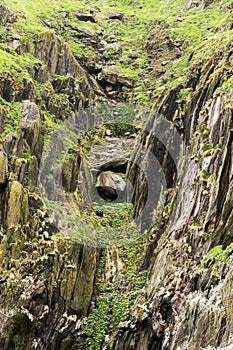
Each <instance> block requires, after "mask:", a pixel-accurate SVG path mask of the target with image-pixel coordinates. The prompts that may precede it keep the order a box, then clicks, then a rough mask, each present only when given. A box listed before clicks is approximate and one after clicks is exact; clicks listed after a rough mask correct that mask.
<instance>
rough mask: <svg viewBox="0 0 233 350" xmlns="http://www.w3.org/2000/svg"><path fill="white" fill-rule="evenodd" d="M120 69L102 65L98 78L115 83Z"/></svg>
mask: <svg viewBox="0 0 233 350" xmlns="http://www.w3.org/2000/svg"><path fill="white" fill-rule="evenodd" d="M120 73H121V71H120V70H119V69H116V68H111V67H104V68H103V69H102V71H101V72H100V73H99V75H98V79H99V80H105V81H107V82H108V83H111V84H113V85H115V84H116V83H117V80H118V76H119V75H120Z"/></svg>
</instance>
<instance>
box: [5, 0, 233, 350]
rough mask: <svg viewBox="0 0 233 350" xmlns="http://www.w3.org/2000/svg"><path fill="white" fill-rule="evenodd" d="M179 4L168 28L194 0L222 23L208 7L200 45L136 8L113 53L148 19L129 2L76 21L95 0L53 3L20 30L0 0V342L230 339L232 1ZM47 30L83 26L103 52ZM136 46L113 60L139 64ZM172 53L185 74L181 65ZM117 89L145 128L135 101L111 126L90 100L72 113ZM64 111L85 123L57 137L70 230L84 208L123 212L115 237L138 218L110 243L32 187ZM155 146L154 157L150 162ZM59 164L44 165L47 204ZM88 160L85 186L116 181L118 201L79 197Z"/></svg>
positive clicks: (83, 218)
mask: <svg viewBox="0 0 233 350" xmlns="http://www.w3.org/2000/svg"><path fill="white" fill-rule="evenodd" d="M6 3H8V1H6ZM176 5H177V6H178V4H176ZM48 6H49V5H48ZM80 6H81V5H80ZM127 6H128V5H127ZM130 6H135V8H136V7H137V6H138V7H137V9H138V11H141V10H142V13H143V11H144V10H145V8H147V4H146V3H145V4H144V5H140V4H139V5H138V4H133V5H132V4H131V5H130V4H129V8H127V10H130ZM143 6H144V7H145V8H143ZM179 6H181V7H180V12H179V13H177V16H178V15H179V16H181V17H177V18H176V20H175V22H174V30H177V31H176V32H175V33H176V35H178V34H179V30H180V31H181V32H182V30H183V27H182V25H183V24H182V23H183V22H185V23H187V24H190V22H189V21H190V17H189V16H194V17H192V18H193V20H194V19H195V18H196V17H195V16H196V12H195V11H197V13H198V14H199V15H200V16H203V13H204V16H205V14H206V16H210V14H211V13H212V12H211V11H217V10H218V11H219V12H216V13H215V12H214V14H215V16H216V18H217V15H219V13H220V14H221V16H222V18H221V20H220V19H218V21H219V23H218V24H217V23H216V25H215V26H214V27H211V26H212V22H211V20H212V17H211V16H210V17H209V18H210V20H209V21H210V22H211V23H210V24H209V25H210V28H209V27H208V28H209V29H206V28H205V30H204V29H203V27H201V30H203V33H204V34H206V33H207V32H208V33H209V31H211V33H212V34H211V35H212V36H211V35H210V36H211V38H210V39H209V40H210V44H209V42H208V38H205V40H204V41H207V43H208V44H206V46H205V44H202V45H199V41H198V45H199V46H197V47H198V49H196V50H191V46H189V42H188V40H186V37H184V38H180V37H179V38H175V39H174V38H173V34H174V32H173V34H172V31H171V33H170V32H169V33H168V32H167V30H170V29H171V28H170V26H171V23H173V22H169V21H171V18H172V17H168V19H167V18H166V19H165V20H163V21H162V20H161V22H159V21H158V22H156V21H154V22H153V21H150V22H148V24H147V25H151V28H152V31H151V32H150V33H147V34H146V35H147V38H148V41H145V42H143V43H142V47H140V46H138V45H139V44H138V42H135V41H133V39H132V38H131V39H132V40H129V39H128V36H126V40H125V42H124V45H129V46H128V47H126V52H127V55H126V56H124V55H122V50H125V48H124V47H123V46H122V45H120V44H119V43H118V44H119V45H118V46H119V47H118V46H117V45H116V42H115V41H116V39H117V38H119V36H120V34H121V35H122V37H123V33H124V31H123V26H128V27H127V28H131V29H132V28H133V29H132V30H134V33H137V32H136V31H137V27H138V26H139V27H140V26H141V27H140V28H141V29H140V30H143V29H144V27H143V26H142V23H144V22H140V20H139V19H138V21H137V20H135V16H136V14H131V12H129V13H130V14H129V15H128V16H126V15H123V13H121V12H120V11H116V12H113V11H111V12H110V11H109V13H108V15H107V16H106V18H107V28H106V27H104V24H102V26H103V27H101V28H102V30H99V29H98V30H97V29H96V28H95V29H94V28H88V27H84V29H83V26H80V25H79V26H77V23H76V22H75V21H81V22H82V23H83V22H85V23H86V22H90V23H91V24H90V23H89V25H90V26H94V25H99V22H100V20H101V21H102V20H103V18H104V12H103V13H102V12H101V10H100V9H98V8H94V9H93V8H92V9H90V11H89V10H88V11H89V12H90V13H86V12H85V11H84V9H82V11H80V12H79V13H77V9H75V11H76V12H72V11H73V10H69V9H68V8H67V10H66V9H65V10H64V8H63V10H64V11H62V10H61V9H60V10H59V12H58V13H59V16H58V14H57V12H56V11H57V9H56V8H55V9H54V11H55V12H54V14H53V16H54V18H55V19H56V21H53V18H52V17H50V19H49V21H48V20H47V19H46V18H43V23H45V28H43V30H42V31H41V33H36V34H35V33H34V32H33V33H32V32H31V33H30V34H29V32H24V30H25V29H22V28H24V27H23V26H22V23H21V22H20V21H24V20H25V19H27V16H26V14H25V15H22V13H20V12H16V11H15V12H14V9H13V8H12V6H11V2H10V1H9V8H8V7H7V6H5V5H0V25H1V31H0V35H1V39H2V44H1V47H0V55H1V57H2V63H0V102H1V105H0V132H1V139H0V204H1V205H0V234H1V236H0V282H1V288H0V320H1V327H0V347H1V349H4V350H13V349H16V350H25V349H41V350H42V349H43V350H46V349H48V350H49V349H54V350H55V349H61V350H65V349H118V350H121V349H122V350H123V349H124V350H127V349H137V350H146V349H148V350H152V349H153V350H156V349H158V350H178V349H179V350H186V349H193V350H199V349H231V348H232V347H233V340H232V333H233V313H232V310H233V295H232V283H233V274H232V273H233V271H232V259H233V258H232V256H233V255H232V253H233V243H232V242H233V241H232V239H233V237H232V235H233V213H232V208H233V203H232V202H233V193H232V189H233V182H232V181H233V179H232V169H233V165H232V159H233V158H232V151H233V149H232V131H233V120H232V117H233V106H232V97H233V85H232V72H233V46H232V40H231V39H232V19H231V18H232V17H231V14H232V13H231V11H232V6H231V4H230V3H229V2H228V1H225V2H221V4H220V5H219V4H218V3H215V1H196V2H194V1H190V2H189V4H188V5H187V6H186V7H185V8H184V6H183V5H180V4H179ZM211 6H212V7H211ZM110 8H111V7H110ZM124 9H125V8H124ZM132 9H134V7H132ZM127 10H126V9H125V11H126V12H127ZM166 11H167V12H166ZM176 11H178V10H177V9H176ZM192 11H193V12H192ZM198 11H199V12H198ZM202 11H207V12H202ZM208 11H209V12H208ZM164 12H165V13H170V10H169V11H168V9H167V8H165V10H164ZM41 13H42V12H41ZM45 13H46V11H45ZM45 13H44V14H43V15H45ZM40 16H42V15H39V21H41V18H42V17H43V16H42V17H40ZM56 16H58V17H56ZM142 16H143V15H142ZM224 16H225V17H224ZM223 17H224V18H223ZM143 18H144V17H143ZM201 18H202V17H201ZM71 20H74V22H72V23H71ZM166 20H167V22H166ZM216 20H217V19H216ZM103 21H104V20H103ZM17 23H19V25H18V24H17ZM23 23H24V22H23ZM40 23H41V22H40ZM78 23H79V22H78ZM177 23H178V24H177ZM200 23H202V20H201V19H200ZM204 23H205V26H206V22H205V21H204ZM79 24H80V23H79ZM24 25H25V23H24ZM179 25H180V27H179ZM108 26H109V27H110V28H111V30H112V32H108ZM115 26H116V27H117V28H118V29H116V28H115ZM48 27H49V30H48ZM7 28H8V29H7ZM80 28H81V29H80ZM146 28H147V29H148V27H147V26H146ZM177 28H178V29H177ZM40 29H41V28H40ZM68 30H69V32H68ZM158 31H161V40H163V42H162V43H161V46H160V43H159V39H158V35H157V34H158ZM206 31H207V32H206ZM55 32H57V34H58V33H59V34H61V36H63V37H64V38H66V39H71V38H74V43H75V44H77V45H79V44H80V43H79V41H81V44H82V45H85V46H86V47H88V48H89V49H90V48H92V49H93V47H94V48H95V51H94V53H95V55H96V56H95V59H96V60H97V58H98V60H99V62H94V61H93V59H90V61H89V60H86V61H85V55H84V56H82V57H80V56H79V55H78V54H77V53H76V54H73V53H72V50H71V48H70V46H69V43H66V42H65V40H63V39H62V37H61V36H59V35H57V34H56V33H55ZM70 33H71V34H70ZM226 33H227V34H226ZM127 34H128V29H127ZM204 34H203V35H204ZM135 35H136V34H135ZM140 35H142V34H141V33H140ZM143 35H144V34H143ZM190 35H191V34H190ZM131 36H132V35H131ZM223 36H224V38H225V37H226V38H225V39H224V40H223ZM190 37H191V39H190V42H192V40H193V41H194V36H193V37H192V36H190ZM213 38H214V40H216V47H212V44H211V43H212V42H213ZM72 40H73V39H72ZM122 40H123V38H122ZM198 40H200V38H199V37H198ZM77 42H78V43H77ZM219 42H220V43H221V45H220V44H219ZM74 43H73V42H72V45H73V44H74ZM127 43H128V44H127ZM132 43H133V45H135V46H131V45H132ZM72 45H71V46H72ZM159 46H160V51H158V48H159ZM132 47H135V50H139V51H138V52H139V53H140V52H141V53H142V51H140V50H142V48H143V50H144V51H145V52H147V53H148V56H147V58H146V59H147V61H146V64H145V67H144V68H145V69H144V70H143V72H141V70H139V72H140V74H141V76H140V75H139V76H135V75H133V76H131V75H130V76H127V74H123V73H121V72H120V70H119V69H118V68H116V67H113V62H115V61H117V60H118V59H119V57H120V60H121V62H125V64H126V66H127V65H128V64H130V65H132V67H134V70H135V69H139V68H138V67H139V66H140V60H139V61H138V58H139V56H138V55H139V54H138V52H135V51H133V50H132ZM127 50H131V52H128V51H127ZM186 50H187V51H186ZM144 51H143V55H144ZM74 52H75V50H74ZM92 53H93V52H92ZM85 54H86V53H85ZM120 55H121V56H120ZM199 55H202V56H201V57H200V56H199ZM183 56H184V57H186V58H187V66H185V67H183V69H184V70H186V71H185V74H184V72H181V71H180V68H179V63H180V62H183V61H180V60H182V57H183ZM176 59H177V60H178V61H177V62H174V65H173V63H172V61H173V60H176ZM114 60H115V61H114ZM84 61H85V62H84ZM160 61H161V62H160ZM98 64H99V65H98ZM173 66H174V68H172V67H173ZM181 70H182V69H181ZM127 72H128V71H127ZM179 74H180V76H179ZM172 78H174V83H173V84H171V82H170V81H169V80H171V79H172ZM155 80H158V81H156V82H155ZM161 84H162V86H161ZM169 84H170V85H169ZM148 86H149V88H148ZM129 97H130V99H131V101H137V102H140V103H141V102H143V103H144V102H146V103H149V106H150V109H151V111H152V112H151V113H148V115H146V118H145V119H146V126H145V127H144V131H142V132H140V127H141V123H142V119H143V118H142V115H141V114H140V113H141V112H140V109H137V108H136V110H137V112H136V113H135V120H134V121H133V127H132V125H126V124H127V123H125V120H126V119H127V118H126V119H124V122H122V121H121V122H120V123H119V125H118V124H117V126H116V124H114V123H112V124H111V125H109V122H108V124H106V125H104V123H102V125H101V127H99V125H97V127H95V128H94V130H91V125H94V122H93V120H92V118H93V115H91V114H90V113H89V114H88V113H87V114H85V118H87V119H85V118H84V115H82V114H81V113H80V111H81V110H82V109H83V108H88V107H90V106H92V105H97V106H98V104H99V103H101V102H103V101H104V102H107V106H109V104H108V103H109V102H111V103H112V102H114V103H115V102H118V101H119V100H121V101H122V99H123V100H124V99H126V98H129ZM87 110H88V109H87ZM106 111H109V108H108V107H106ZM127 112H128V110H127ZM149 114H150V116H149ZM112 115H114V113H113V114H112ZM116 115H117V114H116ZM80 116H83V120H81V121H80V120H79V119H80ZM126 116H127V115H126ZM94 117H95V116H94ZM124 117H125V116H124ZM67 118H68V119H69V118H71V119H72V121H73V120H78V126H80V127H81V125H82V123H86V124H88V128H87V129H90V130H89V132H88V133H84V135H83V134H82V135H80V137H79V138H77V140H76V141H75V144H74V143H72V144H71V145H69V147H68V154H67V155H66V158H65V161H64V164H63V167H62V172H61V174H60V176H61V178H62V186H63V189H64V192H66V193H67V195H69V196H70V197H67V198H69V199H71V198H73V199H74V201H75V207H74V216H75V217H76V220H78V222H79V223H81V224H80V225H79V227H80V230H81V229H82V226H83V225H84V224H86V223H90V224H91V225H92V226H91V227H93V228H94V229H93V231H94V230H95V229H96V228H98V229H99V228H101V229H103V230H104V234H107V235H109V236H111V234H112V232H113V233H114V234H116V235H117V234H118V235H119V237H120V235H122V234H123V233H124V232H125V229H124V228H125V227H126V230H127V232H126V236H127V238H129V237H130V235H131V233H132V234H133V233H135V230H136V228H135V227H136V226H135V225H133V224H132V222H133V217H134V218H135V219H136V222H137V225H138V227H139V230H138V231H137V235H136V236H135V239H134V240H132V239H131V240H130V239H128V241H127V242H126V241H124V242H125V244H124V245H123V246H121V247H118V246H117V245H110V246H107V247H103V246H101V244H100V242H102V241H101V239H100V237H96V236H94V237H95V241H94V243H93V241H91V244H82V243H80V239H79V240H78V239H74V238H72V237H67V236H66V235H65V232H63V230H59V229H58V226H57V225H56V220H55V219H54V217H53V216H52V215H51V213H50V212H49V210H48V208H47V207H46V203H45V202H44V201H43V200H42V197H41V190H40V188H39V186H40V181H39V171H40V170H41V166H42V164H43V161H44V157H45V149H46V145H47V147H49V146H48V145H50V143H49V142H48V140H49V138H50V136H51V135H53V136H54V135H55V133H54V130H57V128H58V127H59V125H61V126H63V128H64V125H65V124H64V123H63V122H64V121H65V120H67ZM126 121H127V120H126ZM68 125H71V124H68ZM67 132H68V131H67ZM117 140H118V141H119V142H118V141H117ZM62 142H63V144H65V143H66V138H64V139H57V143H55V144H54V148H51V149H50V150H49V152H50V153H49V154H51V155H53V156H56V154H57V152H58V153H59V152H60V153H61V149H60V147H61V144H62ZM135 145H136V146H135ZM142 146H143V150H142V152H141V148H142ZM59 150H60V151H59ZM90 150H91V151H90ZM129 151H130V152H129ZM85 155H87V158H88V159H89V168H88V167H85V166H84V168H82V176H83V179H84V182H83V184H84V185H83V187H81V188H80V187H79V186H78V184H79V182H80V178H78V173H79V167H80V164H81V160H82V158H84V156H85ZM153 159H156V160H157V163H156V164H158V165H159V171H157V170H156V172H155V173H154V172H153V169H152V170H151V161H152V160H153ZM101 164H104V165H101ZM138 164H139V165H140V167H139V166H138ZM98 168H99V169H100V170H98ZM56 169H57V168H56V167H54V168H53V169H52V170H51V169H49V171H50V170H51V173H49V172H48V174H46V175H48V180H49V189H50V190H51V198H52V200H53V201H54V203H55V204H56V207H55V211H56V212H59V210H60V209H61V207H59V205H60V204H61V203H60V202H59V201H57V202H56V201H55V200H54V198H55V197H54V196H55V193H56V192H55V185H56V181H55V180H56V176H57V174H56ZM156 169H157V168H156ZM112 173H115V174H112ZM51 174H52V175H53V179H52V180H51V176H50V178H49V175H51ZM96 174H97V178H96V183H95V186H96V188H100V187H101V189H102V192H103V190H104V191H105V196H106V193H113V192H114V196H116V192H117V189H118V188H120V189H121V191H122V192H123V194H122V197H121V198H123V199H121V200H120V201H119V203H117V205H116V206H115V207H111V203H110V202H108V201H107V202H105V204H104V205H102V206H101V205H99V206H98V205H97V204H96V203H95V204H94V205H93V208H91V206H90V205H89V204H88V203H86V202H85V201H84V200H83V198H82V197H81V194H80V191H81V192H82V193H84V194H85V193H86V195H85V196H86V197H85V196H84V197H85V199H87V198H88V196H89V195H90V193H89V192H90V190H89V187H90V183H94V181H95V175H96ZM103 178H104V181H103ZM106 178H107V180H106ZM54 179H55V180H54ZM113 180H114V181H113ZM101 181H102V182H101ZM106 187H107V190H106ZM122 188H124V189H125V190H124V189H123V190H122ZM127 190H128V192H130V196H129V198H130V200H129V201H128V202H130V203H127V198H128V197H127V196H128V194H129V193H127ZM124 191H125V192H124ZM51 198H50V199H51ZM108 199H109V198H108ZM110 199H112V198H110ZM114 199H115V197H114ZM131 202H132V203H131ZM54 203H53V204H54ZM132 204H133V206H132ZM63 213H64V212H63ZM127 224H129V226H125V225H127ZM98 232H102V231H98ZM82 233H83V231H80V235H82ZM133 237H134V236H133ZM116 241H117V238H116Z"/></svg>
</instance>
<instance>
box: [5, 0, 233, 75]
mask: <svg viewBox="0 0 233 350" xmlns="http://www.w3.org/2000/svg"><path fill="white" fill-rule="evenodd" d="M5 3H6V4H7V6H8V7H9V8H10V9H12V11H14V12H17V13H18V14H21V15H22V16H19V19H18V20H17V23H16V24H15V25H14V30H16V31H17V32H20V33H21V35H22V34H26V33H28V32H33V33H35V32H43V31H45V30H47V29H48V28H46V26H45V24H44V21H45V20H46V21H49V23H50V25H51V28H52V29H53V30H54V31H55V32H57V33H58V34H60V35H63V36H64V37H65V39H66V40H67V41H68V42H69V43H70V46H71V48H72V50H73V52H74V53H75V54H76V55H77V56H82V55H84V56H85V55H86V56H91V55H93V56H95V52H94V50H93V49H92V48H91V47H87V46H86V47H85V45H83V44H82V43H80V42H77V40H74V38H73V34H72V31H71V32H70V33H69V32H67V31H66V32H65V33H63V32H62V30H61V28H60V20H61V21H63V23H64V24H65V25H68V26H70V25H71V26H72V25H73V26H74V28H75V27H77V26H78V25H79V26H85V27H88V28H90V29H94V30H100V29H104V30H105V31H106V33H111V32H114V31H118V32H117V39H118V40H119V42H120V43H121V44H122V46H123V52H122V56H124V55H127V54H128V53H129V52H131V51H132V50H133V51H137V52H138V54H139V55H140V57H139V59H138V65H137V67H136V68H135V66H134V67H131V66H130V64H127V62H124V61H122V60H119V59H116V62H115V65H116V66H117V67H118V68H120V69H121V70H122V71H123V73H125V74H127V75H130V76H135V77H140V75H141V73H142V72H143V68H144V64H145V62H146V58H147V56H146V54H145V41H146V38H147V36H148V33H150V31H152V30H153V32H154V33H156V31H159V30H160V25H161V22H164V21H165V22H166V23H167V24H168V27H167V28H166V27H165V29H164V30H165V31H168V32H169V35H172V36H173V37H174V38H177V39H179V40H185V42H186V50H185V53H186V54H185V55H184V57H182V58H180V59H177V60H176V61H175V62H174V65H173V67H172V71H173V73H174V72H175V75H176V76H177V77H178V76H179V78H180V79H181V77H182V75H184V74H183V73H184V72H185V68H186V66H187V57H188V55H189V54H190V53H191V52H192V51H193V50H194V49H196V48H198V47H200V46H202V49H203V50H200V51H199V53H198V55H197V59H202V58H203V57H202V56H203V55H206V54H208V52H209V51H211V50H212V49H213V47H214V46H219V43H221V41H227V40H229V39H230V38H231V36H232V33H231V31H230V30H226V28H223V29H222V30H221V25H222V24H223V23H225V22H226V21H227V18H229V19H230V10H229V9H227V5H229V0H223V1H221V5H220V4H219V2H218V1H216V3H215V2H214V3H213V4H211V5H210V6H208V7H207V8H206V9H205V10H204V11H203V10H201V9H200V8H194V9H191V10H188V9H187V7H188V1H187V0H186V1H185V0H174V1H171V0H164V1H159V0H144V1H139V0H131V1H129V0H116V1H110V0H99V1H91V0H90V1H75V0H57V1H52V0H43V1H41V2H39V3H38V2H35V1H34V0H5ZM113 3H114V4H115V5H116V6H111V5H112V4H113ZM91 8H92V9H94V10H95V11H97V12H96V19H97V21H96V23H91V22H79V21H77V19H76V18H75V17H73V18H72V13H75V12H76V13H77V12H80V11H81V12H89V10H90V9H91ZM98 9H99V10H100V11H98ZM111 11H121V12H123V13H124V16H125V18H126V20H125V21H124V22H123V23H121V22H120V21H114V22H113V23H109V22H108V21H107V14H108V12H111ZM65 13H69V14H71V16H69V17H68V18H67V17H66V18H65ZM178 19H179V20H178ZM180 19H181V20H180ZM216 27H219V28H220V29H219V31H217V32H216ZM114 33H115V32H114ZM157 35H159V34H158V33H157ZM168 73H169V72H168ZM173 75H174V74H173ZM168 80H169V79H168Z"/></svg>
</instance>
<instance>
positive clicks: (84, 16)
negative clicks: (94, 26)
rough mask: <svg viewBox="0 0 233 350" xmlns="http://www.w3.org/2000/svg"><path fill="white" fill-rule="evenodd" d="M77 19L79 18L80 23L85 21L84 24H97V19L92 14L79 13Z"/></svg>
mask: <svg viewBox="0 0 233 350" xmlns="http://www.w3.org/2000/svg"><path fill="white" fill-rule="evenodd" d="M76 17H77V18H78V20H79V21H84V22H88V21H90V22H93V23H94V22H95V17H94V15H93V14H91V13H77V14H76Z"/></svg>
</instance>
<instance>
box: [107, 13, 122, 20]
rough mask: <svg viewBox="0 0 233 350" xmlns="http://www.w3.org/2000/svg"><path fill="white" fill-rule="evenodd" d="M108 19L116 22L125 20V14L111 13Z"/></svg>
mask: <svg viewBox="0 0 233 350" xmlns="http://www.w3.org/2000/svg"><path fill="white" fill-rule="evenodd" d="M108 19H111V20H115V19H118V20H119V21H122V20H123V13H122V12H109V14H108Z"/></svg>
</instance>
